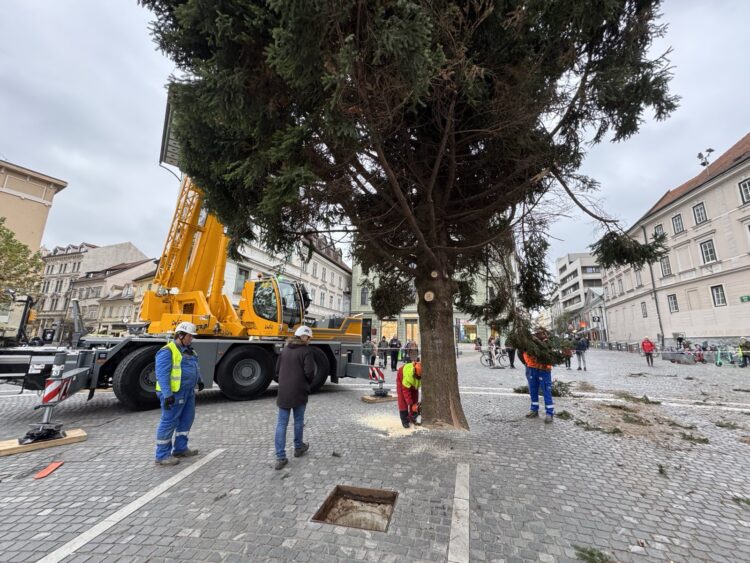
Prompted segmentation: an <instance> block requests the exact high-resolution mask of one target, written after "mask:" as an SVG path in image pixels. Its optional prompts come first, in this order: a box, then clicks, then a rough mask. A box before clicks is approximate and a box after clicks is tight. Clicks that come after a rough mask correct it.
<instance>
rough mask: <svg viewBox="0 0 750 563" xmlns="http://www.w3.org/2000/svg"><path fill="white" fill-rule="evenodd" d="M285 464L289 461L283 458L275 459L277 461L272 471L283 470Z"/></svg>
mask: <svg viewBox="0 0 750 563" xmlns="http://www.w3.org/2000/svg"><path fill="white" fill-rule="evenodd" d="M287 463H289V460H288V459H287V458H284V459H277V460H276V466H275V467H274V469H276V471H278V470H279V469H283V468H284V466H285V465H286V464H287Z"/></svg>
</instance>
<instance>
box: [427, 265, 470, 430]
mask: <svg viewBox="0 0 750 563" xmlns="http://www.w3.org/2000/svg"><path fill="white" fill-rule="evenodd" d="M416 287H417V294H418V303H417V310H418V312H419V334H420V337H421V341H422V346H421V359H422V393H423V395H422V422H423V424H425V425H426V426H430V427H435V428H438V427H445V426H451V427H454V428H458V429H461V430H468V429H469V423H468V422H467V421H466V416H465V415H464V410H463V407H462V406H461V396H460V394H459V392H458V370H457V369H456V344H455V340H454V333H453V294H454V290H453V282H452V281H451V280H450V279H445V278H443V277H442V276H440V277H438V278H432V277H430V278H427V279H417V280H416Z"/></svg>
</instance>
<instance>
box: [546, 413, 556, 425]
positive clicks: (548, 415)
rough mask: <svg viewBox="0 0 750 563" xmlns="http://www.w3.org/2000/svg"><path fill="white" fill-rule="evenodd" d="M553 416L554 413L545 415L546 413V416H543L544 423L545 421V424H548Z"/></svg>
mask: <svg viewBox="0 0 750 563" xmlns="http://www.w3.org/2000/svg"><path fill="white" fill-rule="evenodd" d="M553 418H554V415H551V414H547V415H546V416H545V417H544V422H545V423H547V424H549V423H550V422H552V419H553Z"/></svg>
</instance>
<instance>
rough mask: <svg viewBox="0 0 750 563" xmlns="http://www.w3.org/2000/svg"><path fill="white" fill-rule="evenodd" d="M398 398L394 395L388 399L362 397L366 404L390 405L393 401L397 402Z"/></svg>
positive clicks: (370, 396)
mask: <svg viewBox="0 0 750 563" xmlns="http://www.w3.org/2000/svg"><path fill="white" fill-rule="evenodd" d="M397 400H398V397H396V396H394V395H388V396H387V397H375V396H374V395H364V396H362V401H363V402H365V403H370V404H372V403H390V402H391V401H397Z"/></svg>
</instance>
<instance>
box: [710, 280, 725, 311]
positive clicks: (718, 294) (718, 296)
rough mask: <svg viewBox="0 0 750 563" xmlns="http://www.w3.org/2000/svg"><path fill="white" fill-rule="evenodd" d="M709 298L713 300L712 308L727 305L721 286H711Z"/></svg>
mask: <svg viewBox="0 0 750 563" xmlns="http://www.w3.org/2000/svg"><path fill="white" fill-rule="evenodd" d="M711 297H712V298H713V300H714V307H724V306H726V304H727V297H726V295H724V286H723V285H712V286H711Z"/></svg>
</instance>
